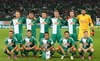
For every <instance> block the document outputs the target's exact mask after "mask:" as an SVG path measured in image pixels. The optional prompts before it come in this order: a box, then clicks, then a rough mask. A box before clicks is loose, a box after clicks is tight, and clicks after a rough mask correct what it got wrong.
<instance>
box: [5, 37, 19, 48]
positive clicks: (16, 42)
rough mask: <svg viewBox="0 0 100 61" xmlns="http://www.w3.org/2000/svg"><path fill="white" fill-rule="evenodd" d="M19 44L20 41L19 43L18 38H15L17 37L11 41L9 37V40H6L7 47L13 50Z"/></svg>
mask: <svg viewBox="0 0 100 61" xmlns="http://www.w3.org/2000/svg"><path fill="white" fill-rule="evenodd" d="M17 44H18V41H17V38H15V37H13V38H12V39H10V38H9V37H8V38H6V40H5V45H6V46H7V47H12V48H14V47H16V45H17Z"/></svg>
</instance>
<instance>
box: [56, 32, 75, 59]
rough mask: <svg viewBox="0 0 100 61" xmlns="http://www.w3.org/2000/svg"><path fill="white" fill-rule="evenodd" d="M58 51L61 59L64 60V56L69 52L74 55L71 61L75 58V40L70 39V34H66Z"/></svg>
mask: <svg viewBox="0 0 100 61" xmlns="http://www.w3.org/2000/svg"><path fill="white" fill-rule="evenodd" d="M56 51H57V52H58V53H60V55H61V59H63V58H64V54H68V53H69V52H71V53H72V56H71V59H74V58H73V55H74V53H75V52H76V48H75V47H74V40H73V39H72V38H71V37H69V32H68V31H65V32H64V37H63V38H62V39H61V40H60V42H59V45H58V47H57V48H56Z"/></svg>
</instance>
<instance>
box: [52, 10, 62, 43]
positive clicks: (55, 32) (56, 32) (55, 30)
mask: <svg viewBox="0 0 100 61" xmlns="http://www.w3.org/2000/svg"><path fill="white" fill-rule="evenodd" d="M52 24H53V26H52V39H53V41H54V43H55V42H56V40H57V42H58V43H59V41H60V39H61V30H60V28H61V25H62V19H61V18H60V15H59V12H58V10H55V11H54V18H52Z"/></svg>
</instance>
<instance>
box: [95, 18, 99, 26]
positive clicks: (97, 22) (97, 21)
mask: <svg viewBox="0 0 100 61" xmlns="http://www.w3.org/2000/svg"><path fill="white" fill-rule="evenodd" d="M96 25H99V26H100V18H96Z"/></svg>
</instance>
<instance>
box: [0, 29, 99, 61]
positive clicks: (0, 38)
mask: <svg viewBox="0 0 100 61" xmlns="http://www.w3.org/2000/svg"><path fill="white" fill-rule="evenodd" d="M66 30H67V29H61V31H62V36H63V32H64V31H66ZM8 32H9V29H0V61H100V29H96V28H95V36H94V37H92V38H93V43H94V49H95V51H94V54H93V56H94V58H93V59H92V60H89V59H88V58H87V56H88V54H85V59H83V60H81V59H80V58H75V59H74V60H70V56H69V57H67V58H65V59H63V60H61V59H60V55H59V54H58V53H57V52H55V54H54V57H52V58H50V59H49V60H44V59H42V58H41V57H37V58H33V57H32V53H30V57H28V58H25V57H23V58H22V57H21V56H20V53H19V54H18V59H16V60H15V59H13V58H10V59H7V55H6V54H4V52H3V51H4V42H5V38H6V37H8ZM25 34H26V29H24V30H23V37H24V36H25ZM50 34H51V29H50ZM36 36H37V38H36V39H37V41H38V38H39V29H37V35H36ZM50 36H51V35H50ZM38 44H39V43H38ZM57 45H58V44H57V43H56V44H55V48H56V47H57ZM38 55H39V53H38V54H37V56H38Z"/></svg>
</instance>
